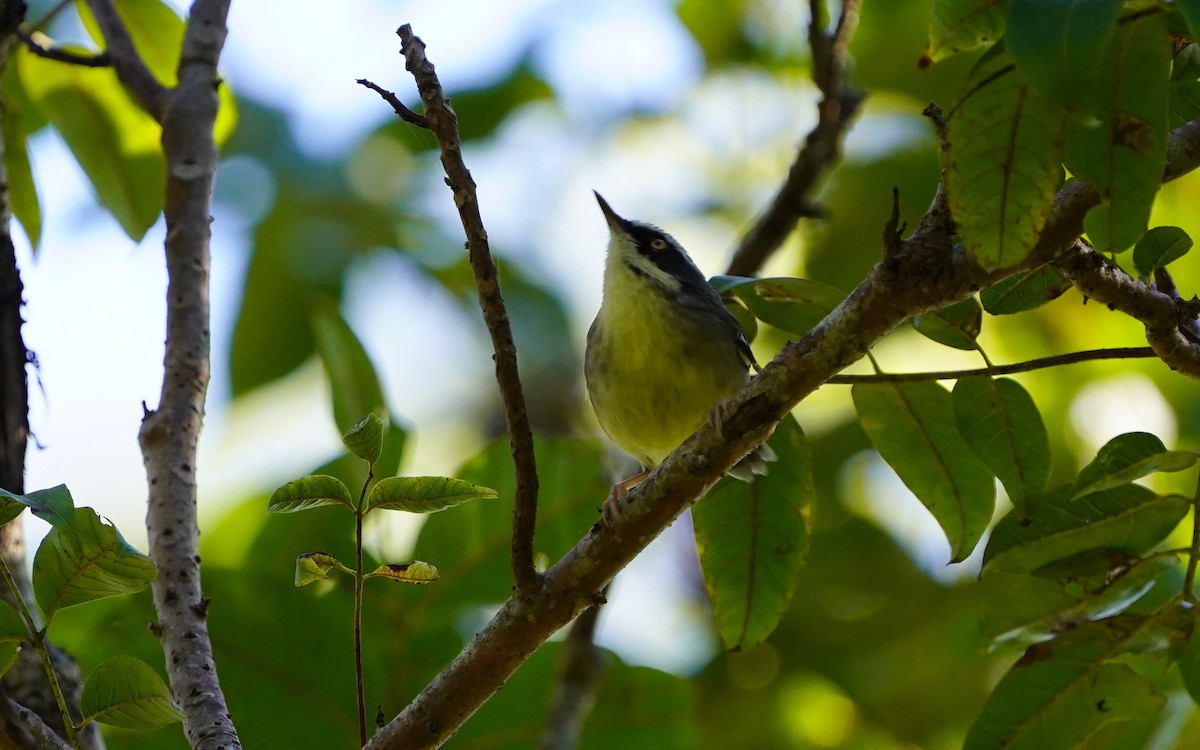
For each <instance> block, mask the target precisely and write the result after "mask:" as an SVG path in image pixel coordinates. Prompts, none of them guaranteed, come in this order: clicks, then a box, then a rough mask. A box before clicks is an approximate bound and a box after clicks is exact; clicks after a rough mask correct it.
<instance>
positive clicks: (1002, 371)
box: [825, 346, 1157, 385]
mask: <svg viewBox="0 0 1200 750" xmlns="http://www.w3.org/2000/svg"><path fill="white" fill-rule="evenodd" d="M1155 356H1157V355H1156V354H1155V353H1154V350H1153V349H1151V348H1150V347H1148V346H1123V347H1115V348H1111V349H1087V350H1085V351H1080V352H1067V353H1066V354H1055V355H1052V356H1049V357H1039V358H1037V359H1030V360H1027V361H1025V362H1015V363H1013V364H1011V365H991V366H988V367H978V368H975V369H972V370H942V371H940V372H897V373H883V372H878V370H879V363H878V362H875V360H874V358H873V357H872V359H871V362H872V363H873V364H874V365H875V369H876V370H877V372H876V373H875V374H874V375H834V376H833V377H831V378H829V380H827V381H825V382H827V383H830V384H833V385H854V384H855V383H906V382H913V381H918V380H958V379H959V378H968V377H971V376H973V375H991V376H993V377H994V376H997V375H1012V374H1014V373H1018V372H1031V371H1033V370H1043V369H1046V368H1048V367H1060V366H1062V365H1073V364H1075V363H1077V362H1088V361H1092V360H1098V359H1143V358H1149V357H1155Z"/></svg>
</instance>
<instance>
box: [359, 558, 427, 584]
mask: <svg viewBox="0 0 1200 750" xmlns="http://www.w3.org/2000/svg"><path fill="white" fill-rule="evenodd" d="M438 575H439V574H438V569H437V568H435V567H433V566H432V565H430V564H429V563H427V562H421V561H420V560H416V561H414V562H410V563H385V564H384V565H380V566H379V567H378V568H376V569H375V570H372V571H371V572H370V573H367V575H366V577H367V578H386V579H388V580H389V581H399V582H401V583H417V584H425V583H433V582H434V581H436V580H437V579H438Z"/></svg>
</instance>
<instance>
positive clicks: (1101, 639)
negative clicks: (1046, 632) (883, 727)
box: [963, 615, 1165, 750]
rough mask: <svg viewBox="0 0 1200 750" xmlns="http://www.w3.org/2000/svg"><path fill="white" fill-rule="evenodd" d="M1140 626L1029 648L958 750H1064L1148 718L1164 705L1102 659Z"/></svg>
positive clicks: (1111, 624)
mask: <svg viewBox="0 0 1200 750" xmlns="http://www.w3.org/2000/svg"><path fill="white" fill-rule="evenodd" d="M1144 624H1145V621H1144V620H1143V619H1141V618H1138V617H1134V616H1130V615H1125V616H1122V617H1116V618H1112V619H1109V620H1102V621H1099V622H1093V623H1088V624H1085V625H1081V626H1079V627H1077V628H1072V629H1070V630H1067V631H1065V632H1063V633H1062V634H1061V635H1060V636H1058V637H1057V638H1055V639H1054V640H1052V641H1047V642H1045V643H1039V644H1035V645H1033V646H1030V647H1029V648H1028V649H1027V650H1026V651H1025V654H1024V656H1022V657H1021V659H1020V660H1018V661H1017V663H1016V664H1015V665H1013V668H1012V669H1010V670H1009V672H1008V674H1006V675H1005V676H1004V677H1003V678H1002V679H1001V680H1000V683H999V684H998V685H996V689H995V690H993V691H992V695H991V697H989V698H988V701H987V704H986V705H985V706H984V707H983V711H982V712H981V713H980V715H979V718H978V719H976V721H975V724H974V726H972V727H971V731H970V732H969V733H968V734H967V739H966V742H965V744H964V745H963V750H1000V749H1001V748H1003V750H1059V749H1060V748H1061V749H1062V750H1068V749H1071V748H1079V747H1083V746H1084V743H1085V742H1086V741H1087V739H1088V738H1089V737H1091V736H1092V735H1094V734H1095V733H1096V732H1098V731H1099V730H1100V729H1101V728H1102V727H1104V726H1105V725H1107V724H1111V723H1113V722H1117V721H1129V720H1131V719H1136V718H1140V717H1143V716H1151V715H1154V714H1156V713H1157V712H1158V711H1160V710H1161V709H1162V707H1163V705H1164V704H1165V700H1164V699H1163V697H1162V696H1161V695H1160V694H1159V693H1158V691H1157V690H1156V689H1155V688H1154V685H1153V684H1151V683H1150V681H1149V680H1147V679H1146V678H1145V677H1142V676H1141V675H1139V674H1138V673H1137V672H1134V671H1133V670H1132V669H1130V668H1129V667H1128V666H1126V665H1124V664H1110V663H1107V661H1108V659H1110V658H1112V657H1113V656H1115V655H1117V654H1119V653H1121V651H1123V650H1124V649H1125V647H1126V646H1127V644H1128V643H1129V642H1130V640H1132V639H1133V638H1134V637H1135V636H1136V635H1137V633H1138V632H1139V630H1140V629H1141V628H1142V627H1143V625H1144Z"/></svg>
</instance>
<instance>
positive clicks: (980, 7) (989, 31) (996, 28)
mask: <svg viewBox="0 0 1200 750" xmlns="http://www.w3.org/2000/svg"><path fill="white" fill-rule="evenodd" d="M1007 6H1008V0H934V3H933V22H932V24H931V26H930V29H929V49H928V50H927V51H926V53H925V54H926V56H927V58H928V59H929V60H930V61H932V62H937V61H939V60H944V59H945V58H947V57H949V56H950V55H953V54H955V53H956V52H965V51H967V50H972V49H975V48H976V47H980V46H982V45H984V44H990V43H991V42H994V41H996V40H997V39H999V38H1000V37H1002V36H1004V19H1005V15H1006V10H1007Z"/></svg>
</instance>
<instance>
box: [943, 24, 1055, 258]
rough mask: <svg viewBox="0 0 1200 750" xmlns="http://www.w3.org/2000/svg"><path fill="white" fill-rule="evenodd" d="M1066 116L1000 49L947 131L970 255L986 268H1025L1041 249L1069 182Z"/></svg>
mask: <svg viewBox="0 0 1200 750" xmlns="http://www.w3.org/2000/svg"><path fill="white" fill-rule="evenodd" d="M1066 122H1067V112H1066V110H1065V109H1064V108H1063V107H1062V106H1061V105H1060V104H1059V103H1057V102H1054V101H1052V100H1050V99H1047V98H1046V97H1044V96H1043V95H1042V94H1040V93H1039V92H1038V91H1036V90H1035V89H1034V88H1033V86H1032V85H1031V84H1030V83H1029V81H1028V80H1026V79H1025V77H1024V76H1022V75H1021V73H1020V71H1018V70H1017V68H1016V66H1015V65H1014V64H1013V61H1012V58H1011V57H1009V56H1008V54H1007V53H1006V52H1005V51H1004V50H1002V49H999V48H994V49H992V50H991V51H989V52H988V53H987V54H985V55H984V56H983V57H982V58H981V59H980V60H979V62H978V64H976V66H975V69H974V70H973V71H972V72H971V75H970V76H969V77H968V78H967V81H966V84H965V86H964V89H963V94H962V96H961V98H960V100H959V103H958V105H957V106H956V107H955V108H954V109H953V110H952V111H951V113H950V115H949V117H948V122H947V127H948V136H949V141H950V149H949V151H948V156H947V164H946V188H947V193H948V197H949V203H950V210H951V213H953V215H954V221H955V223H956V225H957V226H958V230H959V234H960V236H961V237H962V240H963V244H964V245H965V246H966V248H967V251H968V252H969V253H970V254H971V255H972V257H974V258H975V260H976V261H977V262H978V263H979V264H980V265H981V266H983V267H984V268H986V269H989V270H991V269H994V268H1003V267H1005V266H1012V265H1015V264H1016V263H1019V262H1020V261H1021V260H1022V259H1023V258H1024V257H1025V256H1026V255H1028V254H1029V251H1030V250H1031V249H1032V248H1033V246H1034V245H1035V244H1037V240H1038V237H1039V235H1040V234H1041V231H1042V226H1043V225H1044V224H1045V222H1046V217H1047V216H1048V215H1049V213H1050V207H1051V204H1052V203H1053V200H1054V194H1055V191H1057V190H1058V186H1059V184H1060V183H1061V182H1062V179H1063V170H1062V165H1061V159H1062V151H1063V138H1064V135H1065V132H1066Z"/></svg>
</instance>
